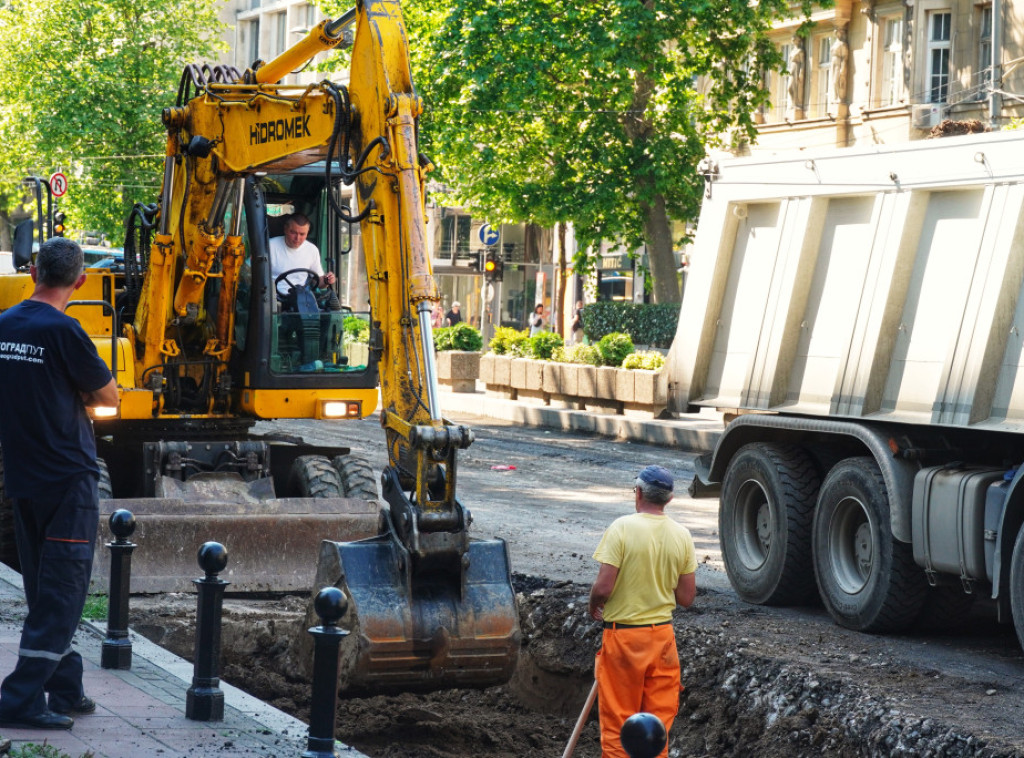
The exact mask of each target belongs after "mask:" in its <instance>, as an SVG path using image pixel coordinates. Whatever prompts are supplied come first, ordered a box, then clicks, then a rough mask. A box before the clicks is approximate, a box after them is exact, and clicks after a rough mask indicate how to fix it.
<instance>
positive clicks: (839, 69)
mask: <svg viewBox="0 0 1024 758" xmlns="http://www.w3.org/2000/svg"><path fill="white" fill-rule="evenodd" d="M1022 12H1024V5H1022V4H1020V3H1014V2H1010V1H1009V0H981V1H980V2H975V1H974V0H972V1H970V2H968V0H861V1H858V0H837V1H836V3H835V5H834V6H833V7H832V8H829V9H827V10H819V11H817V12H815V13H814V14H813V16H812V18H811V22H812V23H811V28H810V33H809V34H805V35H799V34H798V30H799V28H800V23H801V20H802V19H800V18H796V17H794V18H793V19H791V20H789V21H788V22H785V23H781V24H779V25H778V26H777V28H776V30H775V34H774V41H775V44H776V45H777V46H778V48H779V50H780V51H781V53H782V55H783V57H784V58H785V60H786V61H787V70H786V71H785V72H772V73H770V74H769V75H767V76H766V82H765V84H766V86H767V87H768V89H769V90H770V92H771V95H772V101H771V105H770V106H769V107H766V108H764V109H763V110H762V111H761V112H760V113H758V114H757V120H758V122H759V124H760V126H759V132H760V136H759V139H758V143H757V145H756V146H755V147H754V148H753V149H754V150H755V151H761V150H785V149H803V148H808V147H826V146H836V147H849V146H853V145H870V144H892V143H894V142H903V141H908V140H915V139H922V138H924V137H927V136H928V135H929V133H930V131H931V130H932V128H934V127H936V126H938V125H939V124H940V123H942V122H943V121H945V120H954V121H972V120H978V121H980V122H982V123H983V124H985V125H986V126H989V127H991V128H993V129H998V128H1001V127H1005V126H1007V125H1009V124H1010V123H1011V122H1013V121H1014V120H1015V119H1019V118H1021V117H1024V100H1022V99H1021V97H1020V96H1019V95H1017V94H1014V93H1017V92H1020V91H1022V90H1024V88H1022V84H1024V67H1022V66H1021V64H1022V62H1024V26H1022V24H1021V20H1022V19H1021V14H1022Z"/></svg>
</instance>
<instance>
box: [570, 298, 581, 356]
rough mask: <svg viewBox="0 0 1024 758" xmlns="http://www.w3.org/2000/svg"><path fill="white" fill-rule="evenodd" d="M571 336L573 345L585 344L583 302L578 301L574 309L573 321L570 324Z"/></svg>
mask: <svg viewBox="0 0 1024 758" xmlns="http://www.w3.org/2000/svg"><path fill="white" fill-rule="evenodd" d="M569 335H570V339H571V340H572V344H573V345H582V344H583V301H582V300H577V301H576V307H575V308H573V309H572V321H571V322H570V323H569Z"/></svg>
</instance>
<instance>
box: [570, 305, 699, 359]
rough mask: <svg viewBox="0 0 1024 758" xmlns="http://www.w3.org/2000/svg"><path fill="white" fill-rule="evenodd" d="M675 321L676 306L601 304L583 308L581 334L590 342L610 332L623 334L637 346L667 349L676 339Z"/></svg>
mask: <svg viewBox="0 0 1024 758" xmlns="http://www.w3.org/2000/svg"><path fill="white" fill-rule="evenodd" d="M678 322H679V303H667V304H665V305H646V304H644V303H619V302H601V303H591V304H590V305H586V306H584V308H583V333H584V334H586V335H587V339H589V340H590V341H591V342H597V341H599V340H600V339H601V338H602V337H604V336H605V335H606V334H611V333H612V332H625V333H626V334H628V335H629V336H630V337H631V338H632V340H633V342H634V343H635V344H637V345H653V346H654V347H662V348H667V347H670V346H671V345H672V338H673V337H675V336H676V324H677V323H678Z"/></svg>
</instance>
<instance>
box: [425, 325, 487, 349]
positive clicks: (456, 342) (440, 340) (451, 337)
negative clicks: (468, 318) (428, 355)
mask: <svg viewBox="0 0 1024 758" xmlns="http://www.w3.org/2000/svg"><path fill="white" fill-rule="evenodd" d="M483 346H484V338H483V337H482V336H481V335H480V332H479V331H478V330H477V329H476V328H475V327H472V326H470V325H469V324H467V323H466V322H465V321H461V322H459V323H458V324H456V325H455V326H442V327H440V328H438V329H435V330H434V349H435V350H466V351H468V352H471V353H475V352H476V351H477V350H479V349H480V348H482V347H483Z"/></svg>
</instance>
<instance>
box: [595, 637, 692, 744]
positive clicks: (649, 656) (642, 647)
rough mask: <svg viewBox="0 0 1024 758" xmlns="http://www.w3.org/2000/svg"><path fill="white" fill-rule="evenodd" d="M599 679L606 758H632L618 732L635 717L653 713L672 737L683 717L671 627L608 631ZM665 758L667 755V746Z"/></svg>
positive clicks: (597, 669)
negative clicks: (678, 716)
mask: <svg viewBox="0 0 1024 758" xmlns="http://www.w3.org/2000/svg"><path fill="white" fill-rule="evenodd" d="M594 677H595V678H596V679H597V707H598V714H599V716H600V718H601V756H602V758H628V753H626V751H625V750H624V749H623V748H622V741H621V740H620V739H619V731H620V730H621V729H622V725H623V724H624V723H625V722H626V719H628V718H629V717H630V716H632V715H633V714H635V713H640V712H641V711H644V712H647V713H653V714H654V715H655V716H657V717H658V718H659V719H661V723H663V724H664V725H665V733H666V734H668V733H669V731H671V729H672V722H673V721H674V720H675V717H676V713H677V712H678V711H679V653H678V652H677V651H676V635H675V631H673V629H672V624H665V625H663V626H644V627H640V628H636V629H605V630H604V636H603V637H602V639H601V649H600V650H599V651H598V653H597V660H596V662H595V664H594ZM660 755H661V756H667V755H668V743H667V741H666V745H665V749H664V750H662V751H661V753H660Z"/></svg>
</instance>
